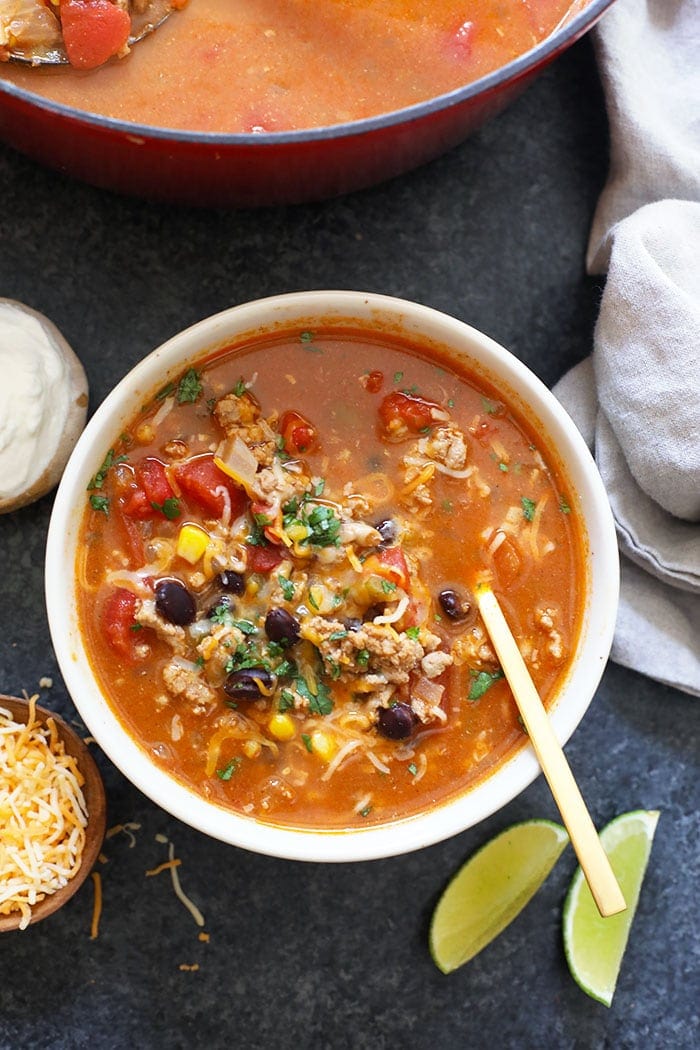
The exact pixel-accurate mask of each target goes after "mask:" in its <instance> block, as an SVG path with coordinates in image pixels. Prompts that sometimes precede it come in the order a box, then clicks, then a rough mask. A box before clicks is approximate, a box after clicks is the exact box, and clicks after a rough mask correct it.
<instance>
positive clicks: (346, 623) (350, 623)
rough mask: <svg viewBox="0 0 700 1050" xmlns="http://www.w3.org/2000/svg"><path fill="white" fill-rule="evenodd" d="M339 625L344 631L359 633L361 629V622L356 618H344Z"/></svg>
mask: <svg viewBox="0 0 700 1050" xmlns="http://www.w3.org/2000/svg"><path fill="white" fill-rule="evenodd" d="M341 623H342V625H343V627H344V628H345V630H346V631H359V629H360V627H362V620H358V618H357V617H356V616H344V617H343V619H342V620H341Z"/></svg>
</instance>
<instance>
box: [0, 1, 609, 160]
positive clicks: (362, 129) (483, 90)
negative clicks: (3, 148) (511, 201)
mask: <svg viewBox="0 0 700 1050" xmlns="http://www.w3.org/2000/svg"><path fill="white" fill-rule="evenodd" d="M614 2H615V0H589V3H588V4H587V5H586V7H584V8H583V9H582V10H581V11H580V12H579V13H578V14H577V15H575V16H574V17H573V18H572V19H571V20H570V21H569V22H566V23H565V24H564V25H560V26H559V27H558V28H557V29H555V30H554V31H553V32H552V33H550V35H549V36H547V37H545V38H544V40H541V41H540V42H539V43H538V44H536V45H535V46H534V47H533V48H530V50H529V51H525V52H523V53H522V54H521V55H518V56H517V57H516V58H514V59H513V60H512V61H511V62H508V63H506V65H504V66H500V67H499V68H498V69H495V70H493V71H492V72H491V73H487V74H486V75H485V76H483V77H479V79H478V80H474V81H471V82H470V83H469V84H465V85H464V86H463V87H459V88H455V89H454V90H452V91H447V92H444V93H443V94H440V95H435V96H433V97H432V98H429V99H425V100H423V101H422V102H416V103H414V104H413V105H411V106H405V107H403V108H401V109H395V110H390V111H389V112H387V113H380V114H377V115H375V116H370V117H364V118H362V119H360V120H355V121H346V122H344V123H339V124H329V125H325V126H323V127H318V128H314V127H312V128H299V129H297V130H293V131H267V132H264V133H253V132H239V133H220V132H211V131H187V130H184V129H182V130H180V129H177V128H161V127H157V126H155V125H151V124H141V123H137V122H129V121H124V120H117V119H116V118H114V117H106V116H102V115H99V114H95V113H90V112H89V111H87V110H81V109H77V108H75V107H73V106H68V105H65V104H63V103H59V102H53V101H50V100H48V99H45V98H43V97H42V96H41V95H38V94H35V93H34V92H32V91H28V90H27V89H26V88H21V87H18V86H17V85H16V84H12V83H9V82H8V81H6V80H3V79H2V78H0V100H1V96H2V94H3V93H5V94H7V95H9V96H11V97H14V98H16V99H18V100H19V101H21V102H24V103H27V104H29V105H31V106H34V107H35V108H37V109H40V110H45V111H46V112H48V113H51V114H53V115H55V116H60V117H63V118H64V119H67V120H70V121H72V122H75V123H78V124H85V125H88V126H91V127H94V128H102V129H104V130H106V131H112V132H117V133H121V134H124V135H126V136H128V137H129V138H130V139H134V138H139V137H141V138H144V139H149V140H156V141H158V140H159V141H163V142H179V143H183V144H184V143H189V144H199V145H207V144H208V145H214V144H216V145H218V146H246V145H247V146H255V147H262V148H266V147H267V148H272V147H274V146H281V145H293V144H295V143H297V144H298V143H310V142H319V141H327V140H333V139H339V138H345V137H348V138H351V137H354V136H359V135H365V134H369V133H371V132H375V131H381V130H384V129H386V128H390V127H393V126H394V125H400V124H404V123H412V122H414V121H418V120H421V119H422V118H424V117H427V116H430V115H431V114H432V113H436V112H439V111H440V110H443V109H451V108H452V107H454V106H459V105H461V104H462V103H464V102H466V101H468V100H469V99H471V98H474V97H476V96H477V95H481V94H487V93H489V92H491V91H493V90H495V89H497V88H500V87H502V86H504V85H507V84H509V83H511V82H514V81H516V80H519V79H521V78H523V77H525V76H527V74H528V73H530V72H531V71H533V70H535V69H536V68H537V67H538V66H540V65H542V64H544V63H546V62H547V61H548V60H549V59H551V58H554V57H556V55H557V54H558V53H559V52H560V51H563V50H565V49H566V48H567V47H568V46H569V45H570V44H573V43H574V42H575V41H576V40H578V38H579V37H580V36H582V35H583V34H584V33H586V32H587V31H588V29H589V28H591V27H592V26H593V25H594V24H595V23H596V22H597V21H598V19H599V18H600V17H601V16H602V15H603V14H604V13H605V11H606V10H607V8H608V7H610V6H611V5H612V4H613V3H614Z"/></svg>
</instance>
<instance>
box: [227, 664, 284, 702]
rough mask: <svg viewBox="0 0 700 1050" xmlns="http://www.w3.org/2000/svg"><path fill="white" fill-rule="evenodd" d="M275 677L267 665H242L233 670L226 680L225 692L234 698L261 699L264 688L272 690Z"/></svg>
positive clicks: (263, 694)
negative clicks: (237, 669)
mask: <svg viewBox="0 0 700 1050" xmlns="http://www.w3.org/2000/svg"><path fill="white" fill-rule="evenodd" d="M273 684H274V679H273V677H272V675H271V674H270V672H269V671H268V670H267V668H266V667H242V668H241V669H240V670H239V671H231V673H230V674H229V676H228V678H227V679H226V681H225V682H224V692H225V693H227V694H228V695H229V696H230V697H231V699H233V700H259V699H260V697H261V696H265V692H263V691H262V690H261V689H260V685H262V686H263V689H264V690H271V689H272V686H273Z"/></svg>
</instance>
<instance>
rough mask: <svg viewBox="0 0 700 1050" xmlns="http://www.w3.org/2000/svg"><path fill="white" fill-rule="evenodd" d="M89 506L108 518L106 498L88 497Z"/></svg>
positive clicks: (107, 501)
mask: <svg viewBox="0 0 700 1050" xmlns="http://www.w3.org/2000/svg"><path fill="white" fill-rule="evenodd" d="M90 506H91V507H92V509H93V510H96V511H99V512H100V513H101V514H104V515H105V517H107V518H108V517H109V500H108V499H107V497H106V496H90Z"/></svg>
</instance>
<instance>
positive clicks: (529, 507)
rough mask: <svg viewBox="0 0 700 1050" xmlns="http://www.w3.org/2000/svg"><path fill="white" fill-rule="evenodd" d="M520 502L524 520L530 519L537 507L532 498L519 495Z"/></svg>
mask: <svg viewBox="0 0 700 1050" xmlns="http://www.w3.org/2000/svg"><path fill="white" fill-rule="evenodd" d="M520 503H521V505H522V508H523V517H524V518H525V521H532V519H533V518H534V516H535V508H536V507H537V504H536V503H535V501H534V499H528V498H527V496H521V497H520Z"/></svg>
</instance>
